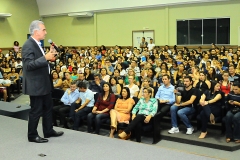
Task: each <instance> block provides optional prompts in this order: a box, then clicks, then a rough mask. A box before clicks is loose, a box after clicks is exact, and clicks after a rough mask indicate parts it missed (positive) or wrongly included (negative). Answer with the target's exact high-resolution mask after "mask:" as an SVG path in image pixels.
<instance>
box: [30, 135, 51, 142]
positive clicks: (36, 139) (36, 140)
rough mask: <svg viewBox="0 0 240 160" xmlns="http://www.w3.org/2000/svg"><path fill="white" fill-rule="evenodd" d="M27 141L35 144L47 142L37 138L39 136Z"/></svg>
mask: <svg viewBox="0 0 240 160" xmlns="http://www.w3.org/2000/svg"><path fill="white" fill-rule="evenodd" d="M28 141H29V142H36V143H46V142H48V140H47V139H44V138H42V137H39V136H37V137H35V138H28Z"/></svg>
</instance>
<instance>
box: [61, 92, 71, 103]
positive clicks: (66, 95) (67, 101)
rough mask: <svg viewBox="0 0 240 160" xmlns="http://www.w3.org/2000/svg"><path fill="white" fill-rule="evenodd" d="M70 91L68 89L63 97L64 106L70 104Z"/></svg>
mask: <svg viewBox="0 0 240 160" xmlns="http://www.w3.org/2000/svg"><path fill="white" fill-rule="evenodd" d="M69 90H70V89H67V90H66V91H65V92H64V94H63V96H62V98H61V102H63V103H64V104H70V103H69V100H68V91H69Z"/></svg>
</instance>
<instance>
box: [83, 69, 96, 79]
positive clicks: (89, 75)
mask: <svg viewBox="0 0 240 160" xmlns="http://www.w3.org/2000/svg"><path fill="white" fill-rule="evenodd" d="M84 76H85V79H86V80H87V81H93V80H94V77H93V74H92V73H91V70H90V68H89V67H85V68H84Z"/></svg>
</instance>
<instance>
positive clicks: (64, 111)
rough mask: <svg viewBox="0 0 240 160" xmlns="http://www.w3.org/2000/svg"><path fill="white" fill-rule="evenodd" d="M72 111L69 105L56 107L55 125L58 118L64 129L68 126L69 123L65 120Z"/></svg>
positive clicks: (54, 111) (54, 110) (54, 112)
mask: <svg viewBox="0 0 240 160" xmlns="http://www.w3.org/2000/svg"><path fill="white" fill-rule="evenodd" d="M69 111H70V106H68V105H64V104H63V105H59V106H54V107H53V123H54V124H55V125H56V124H57V122H56V117H57V116H59V117H60V123H61V124H63V125H64V127H66V128H67V127H68V126H67V122H66V120H65V117H66V116H67V115H68V114H69Z"/></svg>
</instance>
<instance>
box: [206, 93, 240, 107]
mask: <svg viewBox="0 0 240 160" xmlns="http://www.w3.org/2000/svg"><path fill="white" fill-rule="evenodd" d="M221 98H222V95H221V94H220V93H219V94H217V95H216V96H215V97H214V98H213V99H211V100H209V101H207V102H208V104H211V103H215V102H217V101H218V100H220V99H221ZM239 104H240V103H239Z"/></svg>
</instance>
